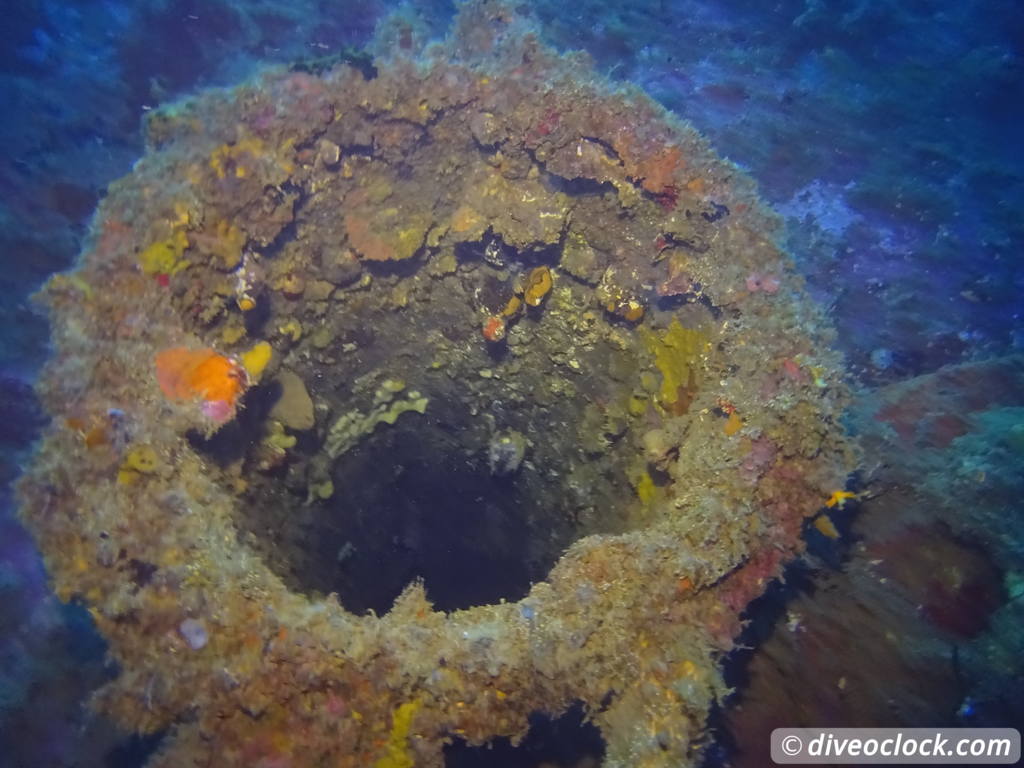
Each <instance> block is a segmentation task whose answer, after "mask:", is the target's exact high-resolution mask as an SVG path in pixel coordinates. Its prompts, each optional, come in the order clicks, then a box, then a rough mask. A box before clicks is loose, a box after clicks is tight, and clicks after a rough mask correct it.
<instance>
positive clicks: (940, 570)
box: [870, 525, 1003, 639]
mask: <svg viewBox="0 0 1024 768" xmlns="http://www.w3.org/2000/svg"><path fill="white" fill-rule="evenodd" d="M870 554H871V555H872V556H873V557H875V558H877V559H879V560H881V562H880V563H879V570H880V571H882V572H884V573H885V574H886V576H888V578H889V579H890V580H891V581H892V582H895V584H896V585H898V588H899V589H900V590H901V591H902V592H903V593H904V594H905V595H906V597H907V598H908V600H909V601H910V602H911V603H913V604H914V605H918V606H920V609H919V610H920V613H921V615H922V616H923V617H924V618H925V619H927V620H928V621H929V622H930V623H931V624H933V625H934V626H935V627H937V628H938V629H940V630H942V631H944V632H947V633H949V634H951V635H953V636H955V637H960V638H964V639H969V638H972V637H974V636H976V635H977V634H979V633H980V632H981V631H982V630H984V629H985V627H986V626H987V625H988V617H989V615H990V614H991V613H992V611H994V610H995V609H996V608H998V607H999V605H1000V604H1001V603H1002V598H1003V587H1002V579H1001V578H1000V575H999V572H998V570H997V569H996V568H995V566H994V565H993V564H992V562H991V559H990V558H989V557H988V556H987V555H986V554H985V553H984V552H982V551H981V550H978V549H975V548H973V547H971V546H969V545H967V544H964V543H963V542H961V541H958V540H957V539H956V537H955V536H954V535H953V534H952V532H951V531H949V530H948V529H947V528H946V527H945V526H943V525H932V526H928V527H925V526H920V525H913V526H910V527H908V528H906V529H904V530H902V531H901V532H899V533H898V534H897V535H895V536H892V537H891V538H888V539H886V540H885V541H881V542H878V543H876V544H874V545H873V546H871V547H870Z"/></svg>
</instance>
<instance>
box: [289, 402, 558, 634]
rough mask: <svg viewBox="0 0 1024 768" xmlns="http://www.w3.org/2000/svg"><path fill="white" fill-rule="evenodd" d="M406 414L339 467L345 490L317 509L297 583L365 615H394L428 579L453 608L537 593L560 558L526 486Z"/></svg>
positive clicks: (441, 605)
mask: <svg viewBox="0 0 1024 768" xmlns="http://www.w3.org/2000/svg"><path fill="white" fill-rule="evenodd" d="M403 418H404V419H407V421H404V422H403V421H399V422H398V423H396V425H395V426H394V427H392V428H391V429H388V430H381V431H379V432H377V433H376V434H374V435H373V436H372V437H370V438H369V439H367V440H366V441H365V442H364V443H363V444H362V445H360V446H359V447H357V448H354V449H353V450H352V451H351V452H350V453H349V454H347V455H346V456H344V457H343V458H342V460H340V461H339V462H338V463H337V465H336V466H335V469H334V472H333V473H332V474H333V482H334V486H335V488H336V489H343V491H341V492H337V491H336V493H335V496H334V497H333V498H332V499H331V500H330V501H329V502H327V503H326V504H324V505H323V506H322V507H321V508H319V509H318V511H317V512H316V513H315V514H316V518H315V519H314V520H313V521H312V525H313V526H314V530H313V531H311V532H308V533H307V534H306V535H305V536H304V537H303V539H302V540H303V542H304V544H303V546H305V547H306V550H305V551H304V552H303V553H302V556H301V561H300V562H301V565H300V566H299V567H298V568H297V569H295V571H294V575H295V577H296V579H297V580H298V581H299V582H300V584H301V586H302V587H303V588H305V589H313V590H316V591H319V592H322V593H328V592H336V593H338V596H339V598H340V600H341V603H342V605H344V606H345V608H346V609H348V610H350V611H353V612H356V613H364V612H366V611H369V610H373V611H376V612H377V613H378V614H383V613H385V612H387V611H388V610H389V609H390V608H391V605H392V603H393V602H394V599H395V598H396V597H397V596H398V595H399V593H400V592H401V591H402V589H404V588H405V586H406V585H407V584H408V583H409V582H410V581H413V580H414V579H416V578H422V579H423V580H424V582H425V585H426V590H427V597H428V598H429V599H430V600H431V601H432V602H433V603H434V605H435V607H436V608H438V609H439V610H444V611H450V610H456V609H459V608H467V607H470V606H474V605H484V604H488V603H493V602H497V601H498V599H499V598H502V597H504V598H506V599H509V600H518V599H520V598H521V597H523V596H525V595H526V593H527V592H528V591H529V588H530V584H531V583H532V582H533V581H539V580H541V579H543V578H544V576H545V575H546V571H547V568H548V567H550V565H551V564H552V563H553V562H554V558H555V557H556V556H557V553H554V552H546V551H545V550H547V546H546V545H545V544H544V543H543V542H544V541H545V539H546V538H547V537H542V536H537V535H535V534H533V532H532V531H531V527H530V525H529V524H528V521H527V517H528V512H529V510H530V509H531V507H532V506H533V502H532V495H531V494H530V492H529V490H528V489H527V488H525V487H524V482H523V481H522V480H521V478H520V477H519V476H514V477H505V478H502V477H493V476H492V475H491V471H490V467H489V465H488V462H487V458H486V456H484V455H467V454H466V453H465V451H464V450H463V449H461V447H459V446H458V445H456V438H455V437H454V436H448V435H447V434H446V433H445V431H444V430H442V429H433V428H424V424H423V419H422V417H420V418H419V419H417V418H416V417H414V416H405V417H403ZM538 547H543V549H538ZM292 567H293V568H295V561H294V560H293V561H292Z"/></svg>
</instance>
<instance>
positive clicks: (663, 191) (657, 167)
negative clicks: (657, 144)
mask: <svg viewBox="0 0 1024 768" xmlns="http://www.w3.org/2000/svg"><path fill="white" fill-rule="evenodd" d="M685 167H686V161H685V160H684V159H683V152H682V150H681V149H679V147H666V148H665V149H663V150H661V151H660V152H657V153H655V154H653V155H650V156H649V157H647V158H646V159H644V160H642V161H641V162H639V163H637V166H636V176H637V178H640V179H642V181H641V185H642V186H643V188H644V189H645V190H647V191H648V192H650V193H651V194H652V195H654V196H655V198H656V199H657V200H658V202H659V203H661V205H662V207H663V208H664V207H665V205H666V204H665V202H662V199H664V200H665V201H671V206H670V207H669V208H668V210H670V209H671V207H674V206H675V201H676V198H677V197H678V196H679V191H678V190H677V188H676V186H675V174H676V171H678V170H680V169H682V168H685Z"/></svg>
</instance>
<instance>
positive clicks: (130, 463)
mask: <svg viewBox="0 0 1024 768" xmlns="http://www.w3.org/2000/svg"><path fill="white" fill-rule="evenodd" d="M157 463H158V458H157V455H156V451H155V450H153V447H152V446H149V445H139V446H136V447H135V448H132V449H131V450H130V451H128V454H127V455H126V456H125V457H124V461H123V462H122V463H121V468H120V469H118V471H117V482H119V483H121V484H122V485H130V484H131V483H134V482H135V481H136V480H138V479H139V475H148V474H151V473H153V472H155V471H156V467H157Z"/></svg>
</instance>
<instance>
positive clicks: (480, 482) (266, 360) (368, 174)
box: [20, 2, 856, 768]
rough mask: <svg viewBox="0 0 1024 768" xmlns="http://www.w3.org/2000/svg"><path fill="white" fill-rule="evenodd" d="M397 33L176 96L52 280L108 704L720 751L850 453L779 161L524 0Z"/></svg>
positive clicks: (347, 734)
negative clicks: (543, 25) (572, 42)
mask: <svg viewBox="0 0 1024 768" xmlns="http://www.w3.org/2000/svg"><path fill="white" fill-rule="evenodd" d="M379 36H380V40H381V41H383V42H381V46H380V47H382V48H386V49H387V50H388V52H389V53H388V55H387V56H381V57H378V58H377V59H375V60H373V61H372V62H371V61H369V60H348V61H345V60H338V61H331V62H318V63H316V64H315V65H309V66H304V67H301V68H299V67H296V68H292V69H288V70H285V69H278V70H273V71H269V72H267V73H265V74H264V75H263V76H262V77H261V78H259V79H258V80H255V81H252V82H249V83H245V84H243V85H240V86H239V87H237V88H235V89H232V90H219V91H207V92H204V93H202V94H199V95H198V96H195V97H193V98H190V99H188V100H185V101H182V102H179V103H175V104H171V105H168V106H165V107H163V108H160V109H158V110H154V111H153V112H152V113H150V115H149V116H148V119H147V122H146V134H147V142H148V150H147V152H146V154H145V155H144V156H143V157H142V158H141V159H140V160H139V162H138V163H137V165H136V167H135V168H134V170H133V171H132V172H131V173H130V174H129V175H128V176H126V177H125V178H123V179H121V180H119V181H118V182H116V183H114V184H113V185H112V186H111V187H110V189H109V191H108V194H107V196H106V197H105V199H104V200H103V202H102V203H101V205H100V207H99V210H98V212H97V214H96V216H95V219H94V222H93V236H92V238H91V241H90V243H89V244H88V246H87V247H86V249H85V251H84V252H83V254H82V256H81V258H80V261H79V263H78V265H77V266H76V268H75V269H74V270H73V271H71V272H68V273H63V274H59V275H56V276H54V277H53V278H52V279H51V280H50V281H49V282H48V284H47V285H46V287H45V289H44V290H43V299H44V300H45V302H46V303H47V305H48V308H49V311H50V313H51V318H52V323H53V337H54V354H53V356H52V358H51V361H50V362H49V364H48V366H47V368H46V370H45V372H44V374H43V376H42V380H41V383H40V386H39V391H40V396H41V397H42V399H43V402H44V403H45V406H46V408H47V409H48V411H49V413H50V414H51V416H52V423H51V425H50V427H49V428H48V429H47V431H46V433H45V436H44V438H43V440H42V442H41V444H40V448H39V450H38V452H37V454H36V456H35V458H34V461H33V463H32V466H31V467H30V468H29V469H28V471H27V472H26V475H25V477H24V478H23V479H22V481H21V484H20V494H21V505H22V516H23V519H24V521H25V523H26V524H27V525H28V526H29V528H30V529H31V530H32V531H33V533H34V535H35V536H36V538H37V541H38V542H39V545H40V548H41V550H42V551H43V553H44V556H45V559H46V564H47V567H48V569H49V572H50V574H51V577H52V580H53V584H54V587H55V589H56V592H57V594H58V595H59V596H60V598H61V599H62V600H65V601H68V600H77V601H80V602H81V603H82V604H84V605H85V606H87V607H88V610H89V612H90V613H91V615H92V617H93V619H94V620H95V623H96V626H97V627H98V629H99V631H100V632H101V634H102V635H103V637H104V638H105V639H106V641H107V642H108V644H109V655H110V657H111V658H112V659H113V660H114V661H115V662H116V665H117V675H116V678H115V679H114V680H113V681H112V682H110V683H109V684H107V685H106V686H105V687H103V688H102V689H101V690H99V691H98V692H97V694H96V696H95V700H94V705H95V706H96V707H98V708H99V709H100V710H101V711H103V712H105V713H107V714H108V715H110V716H111V717H112V718H114V719H115V720H116V721H117V722H118V723H120V724H121V725H123V726H124V727H125V728H127V729H130V730H133V731H136V732H140V733H156V732H162V731H166V732H167V737H166V738H165V740H164V742H163V744H162V746H161V748H160V750H159V751H158V752H157V754H155V755H154V756H153V757H152V758H151V760H150V762H149V765H151V766H155V767H163V766H166V767H168V768H170V767H172V766H173V767H175V768H177V767H179V766H186V765H189V766H192V765H195V766H212V765H217V766H229V765H237V766H264V767H265V768H271V767H272V766H273V767H275V768H277V767H283V766H294V767H295V768H298V767H299V766H325V765H331V766H370V765H373V766H377V767H378V768H399V767H400V766H412V765H417V766H439V765H443V763H444V757H443V749H444V747H445V746H446V745H447V744H450V743H452V742H453V741H456V740H461V741H463V742H465V743H468V744H472V745H482V744H487V743H489V742H491V741H492V740H494V739H497V738H510V739H512V741H513V742H515V741H516V740H518V739H521V738H523V737H524V735H525V734H526V732H527V730H528V728H529V717H530V715H531V714H532V713H537V712H542V713H547V714H551V715H557V714H558V713H560V712H563V711H565V710H566V709H567V708H569V707H570V706H574V705H581V706H582V709H583V711H584V713H585V716H586V718H587V719H588V720H589V721H590V722H592V723H594V724H595V725H596V726H597V727H598V728H599V729H600V733H601V736H602V738H603V740H604V742H605V756H604V765H606V766H683V765H693V764H695V763H696V762H698V761H699V758H700V754H701V749H702V746H703V745H704V744H705V741H706V739H705V726H706V719H707V715H708V712H709V709H710V707H711V706H712V704H713V703H714V702H716V701H719V700H721V698H722V697H724V696H725V695H726V693H727V690H728V689H727V686H726V685H725V683H724V682H723V679H722V676H721V671H720V666H719V665H720V662H721V660H722V658H723V656H724V655H725V654H727V653H728V652H729V651H730V650H731V649H732V647H733V644H734V640H735V638H736V637H737V635H738V634H739V632H740V631H741V628H742V624H743V621H742V618H741V617H742V614H743V611H744V609H745V607H746V606H747V605H748V604H749V603H750V602H751V600H753V599H754V598H756V597H758V596H759V595H761V594H762V593H763V592H764V590H765V588H766V587H767V586H768V585H769V583H770V582H771V581H772V580H773V579H774V578H775V577H777V576H778V575H779V574H780V573H781V571H782V568H783V567H784V566H785V564H786V563H787V562H789V561H791V560H792V559H793V558H794V557H795V556H797V555H798V554H799V553H800V552H801V551H802V550H803V547H804V542H803V531H804V530H805V527H806V526H807V525H808V524H811V525H816V526H817V527H818V529H819V530H821V531H823V532H825V533H826V535H828V533H829V531H830V526H831V523H830V521H829V520H828V518H827V517H824V516H819V513H820V511H821V509H822V508H823V507H824V506H825V505H826V502H827V501H829V500H831V501H832V503H836V502H837V501H838V502H840V503H841V501H842V499H843V497H844V492H843V490H842V489H843V488H844V483H845V481H846V478H847V475H848V474H849V472H850V471H851V469H852V468H853V466H854V464H855V458H856V455H855V451H854V449H853V446H852V445H851V443H850V441H849V440H848V438H847V436H846V434H845V432H844V429H843V426H842V424H841V422H840V418H841V416H842V413H843V411H844V409H845V408H846V407H847V404H848V391H847V388H846V385H845V383H844V381H843V371H842V367H841V359H840V356H839V355H838V354H837V353H836V352H834V351H832V349H831V347H830V342H831V331H830V328H829V327H828V324H827V323H826V322H825V321H824V316H823V314H822V312H821V311H820V310H819V309H818V308H817V307H816V306H815V305H814V304H813V303H812V302H811V300H810V298H809V297H808V296H807V294H806V293H805V292H804V290H803V287H802V282H801V279H800V278H799V277H798V276H797V275H796V274H795V272H794V270H793V268H792V265H791V263H790V260H789V258H788V257H787V255H786V253H784V252H783V251H782V250H781V248H780V246H779V244H778V240H779V222H778V219H777V218H776V217H775V216H774V215H773V214H772V213H771V211H769V210H767V209H766V208H765V207H764V206H763V205H762V203H761V202H760V201H759V199H758V197H757V194H756V191H755V187H754V183H753V182H752V181H751V180H750V179H749V178H748V177H747V176H745V175H744V174H743V173H742V172H741V171H739V170H738V169H737V168H736V167H735V166H734V165H732V164H731V163H729V162H727V161H725V160H723V159H722V158H720V157H718V156H717V155H716V154H715V152H714V151H713V150H712V148H711V147H710V146H708V144H707V143H706V142H705V141H704V140H703V139H702V138H701V137H700V136H699V135H698V134H697V133H696V132H695V131H694V130H693V129H692V128H691V127H689V126H688V125H686V124H684V123H682V122H680V121H679V120H678V119H676V118H674V117H673V116H671V115H670V114H669V113H668V112H667V111H666V110H665V109H663V108H662V107H660V106H658V105H657V104H656V103H655V102H653V101H652V100H651V99H650V98H648V97H647V96H646V95H645V94H643V93H642V92H640V91H638V90H635V89H634V90H631V89H623V88H622V87H617V88H613V87H612V86H611V85H610V84H609V83H607V82H605V81H604V80H602V79H601V78H600V77H598V76H597V75H596V74H595V73H594V71H593V70H592V69H591V67H590V65H589V63H588V61H587V59H586V57H584V56H583V55H575V56H573V55H569V56H565V55H558V54H556V53H555V52H554V51H552V50H550V49H548V48H546V47H545V46H544V45H542V44H541V43H540V42H539V41H538V38H537V37H536V35H535V34H534V31H533V28H532V27H531V25H530V23H529V22H528V21H527V20H524V19H523V18H520V17H519V16H517V15H516V14H515V13H514V12H513V11H512V10H511V8H510V6H506V5H503V4H500V3H493V2H477V3H470V4H467V5H464V6H462V8H461V10H460V12H459V14H458V15H457V17H456V19H455V22H454V24H453V27H452V30H451V32H450V35H449V37H448V39H447V40H446V41H444V42H443V43H441V44H434V45H432V46H428V47H421V46H420V45H419V43H418V41H417V40H416V39H415V34H414V31H412V30H409V29H403V28H401V27H400V26H388V25H384V26H383V27H382V28H381V31H380V32H379ZM385 42H386V43H387V45H386V46H385V45H384V43H385ZM816 516H818V517H816Z"/></svg>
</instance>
